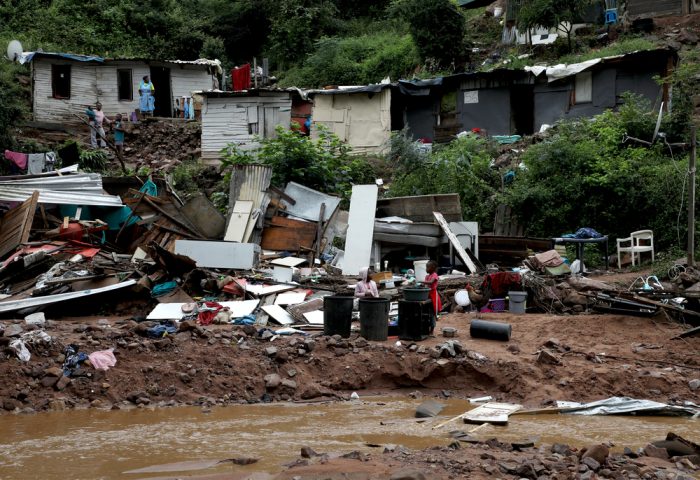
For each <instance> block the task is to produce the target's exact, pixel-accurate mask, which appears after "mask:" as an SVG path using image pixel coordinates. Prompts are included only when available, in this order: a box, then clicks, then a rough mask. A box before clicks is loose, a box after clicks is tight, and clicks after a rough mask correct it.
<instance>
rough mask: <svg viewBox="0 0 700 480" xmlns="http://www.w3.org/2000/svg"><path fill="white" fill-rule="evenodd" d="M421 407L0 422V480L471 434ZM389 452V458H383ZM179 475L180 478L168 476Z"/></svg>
mask: <svg viewBox="0 0 700 480" xmlns="http://www.w3.org/2000/svg"><path fill="white" fill-rule="evenodd" d="M421 401H422V400H414V399H410V398H387V397H371V398H363V399H362V400H356V401H351V402H342V403H326V404H268V405H263V404H258V405H240V406H230V407H221V408H214V409H212V410H211V411H210V412H209V413H205V412H204V411H202V410H201V409H200V408H194V407H183V408H170V409H154V410H150V409H134V410H128V411H99V410H84V411H68V412H56V413H41V414H36V415H6V416H2V417H0V478H2V479H4V480H14V479H28V478H41V479H44V480H51V479H65V478H71V479H98V478H99V479H113V478H120V479H122V478H128V479H141V478H156V477H160V478H163V475H164V473H162V470H161V473H156V472H153V473H149V474H124V472H126V471H129V470H134V469H141V468H145V467H150V466H154V465H162V464H169V463H174V462H184V461H202V460H221V459H226V458H231V457H235V456H249V457H255V458H259V459H260V461H259V462H258V463H256V464H253V465H248V466H231V464H230V463H229V464H223V465H220V466H216V467H213V468H210V469H207V470H206V472H202V471H200V472H183V475H178V476H177V478H186V476H187V475H193V474H195V473H199V474H201V473H216V472H231V471H232V469H234V470H233V471H235V472H271V473H274V472H279V471H280V470H281V464H283V463H285V462H288V461H291V460H293V459H295V458H297V457H298V455H299V450H300V448H301V447H302V446H305V445H306V446H310V447H312V448H313V449H314V450H316V451H317V452H324V453H329V454H330V453H346V452H348V451H351V450H362V451H372V450H374V451H375V452H376V451H377V448H376V447H375V448H372V447H370V446H368V445H367V444H379V445H386V444H400V445H404V446H406V447H409V448H411V449H423V448H428V447H432V446H435V445H447V444H448V443H449V442H450V440H449V439H448V432H449V431H450V430H456V429H464V430H467V429H469V428H471V426H469V425H464V424H459V423H457V422H453V423H451V424H448V425H447V426H445V427H443V428H440V429H433V428H432V427H433V426H434V425H437V424H438V423H440V421H442V420H444V419H447V418H449V417H454V416H456V415H458V414H459V413H462V412H463V411H465V410H468V409H469V408H470V407H469V406H467V405H466V402H465V401H464V400H457V399H449V400H441V402H442V403H444V404H446V408H445V410H443V412H442V414H441V417H440V418H439V419H437V420H432V421H429V422H426V423H416V422H415V421H414V420H413V416H414V412H415V408H416V407H417V406H418V405H419V404H420V403H421ZM669 431H673V432H675V433H677V434H679V435H681V436H687V437H689V438H694V437H696V436H697V432H698V431H700V421H699V420H689V419H680V418H668V417H665V418H652V417H583V416H575V415H568V416H567V415H533V416H528V415H522V416H515V417H511V421H510V423H509V425H508V426H507V427H494V426H488V427H486V428H483V429H481V430H480V431H479V432H478V433H477V434H476V436H477V437H478V438H483V439H487V438H492V437H498V438H499V440H502V441H515V440H523V439H536V440H537V443H539V442H544V443H554V442H561V443H567V444H571V445H579V446H581V445H585V444H592V443H599V442H605V441H611V442H613V443H614V444H615V445H616V446H617V447H618V448H620V449H621V448H622V447H623V446H629V447H639V446H643V445H645V444H646V443H647V442H649V441H650V440H655V439H663V438H664V437H665V435H666V433H667V432H669ZM379 451H381V450H379ZM168 474H169V475H172V474H173V472H169V473H168Z"/></svg>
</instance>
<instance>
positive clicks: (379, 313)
mask: <svg viewBox="0 0 700 480" xmlns="http://www.w3.org/2000/svg"><path fill="white" fill-rule="evenodd" d="M389 305H390V303H389V299H388V298H381V297H380V298H361V299H360V335H362V336H363V337H364V338H365V339H367V340H371V341H374V342H383V341H384V340H386V339H387V337H388V336H389Z"/></svg>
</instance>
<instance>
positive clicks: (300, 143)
mask: <svg viewBox="0 0 700 480" xmlns="http://www.w3.org/2000/svg"><path fill="white" fill-rule="evenodd" d="M258 141H259V144H260V146H259V147H258V148H257V149H255V150H252V151H251V150H249V151H243V150H241V149H240V148H238V147H237V146H235V145H229V146H228V147H227V148H226V149H225V150H224V152H222V153H223V154H224V160H223V164H222V168H224V169H225V168H227V167H229V166H231V165H237V164H250V163H260V164H264V165H270V166H271V167H272V168H273V177H272V184H273V185H277V186H280V187H283V186H284V185H285V184H287V182H298V183H302V184H304V185H306V186H307V187H310V188H313V189H316V190H320V191H322V192H327V193H334V194H338V195H340V196H341V197H342V198H343V199H344V200H346V201H347V200H349V198H350V193H351V191H352V185H353V184H361V183H368V182H369V183H373V182H374V170H373V168H372V165H371V164H370V163H369V161H368V160H367V159H365V158H363V157H360V156H357V155H351V152H352V151H351V148H350V147H349V146H348V145H347V144H345V143H343V142H341V141H340V139H338V137H337V136H336V135H335V134H332V133H329V132H328V131H326V130H323V129H322V130H321V131H320V133H319V138H318V139H315V140H314V139H311V138H309V137H304V136H302V135H299V134H298V133H296V132H293V131H290V130H287V129H285V128H283V127H281V126H280V127H277V137H276V138H264V139H258ZM225 182H226V180H225ZM346 206H347V202H346Z"/></svg>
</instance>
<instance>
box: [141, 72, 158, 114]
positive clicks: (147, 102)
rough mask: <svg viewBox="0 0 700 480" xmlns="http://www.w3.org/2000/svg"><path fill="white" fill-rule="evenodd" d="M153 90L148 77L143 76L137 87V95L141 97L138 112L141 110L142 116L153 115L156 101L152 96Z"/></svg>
mask: <svg viewBox="0 0 700 480" xmlns="http://www.w3.org/2000/svg"><path fill="white" fill-rule="evenodd" d="M155 90H156V89H155V87H154V86H153V83H151V79H150V78H149V76H148V75H145V76H144V77H143V80H141V84H140V85H139V94H140V95H141V98H140V101H139V110H141V114H142V115H153V111H154V110H155V108H156V99H155V97H154V96H153V94H154V93H155Z"/></svg>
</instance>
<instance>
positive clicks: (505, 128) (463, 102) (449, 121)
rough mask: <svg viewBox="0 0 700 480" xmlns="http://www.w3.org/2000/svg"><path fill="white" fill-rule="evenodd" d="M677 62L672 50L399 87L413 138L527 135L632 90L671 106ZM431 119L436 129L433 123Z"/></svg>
mask: <svg viewBox="0 0 700 480" xmlns="http://www.w3.org/2000/svg"><path fill="white" fill-rule="evenodd" d="M677 60H678V57H677V55H676V53H675V52H673V51H671V50H666V49H660V50H651V51H641V52H635V53H631V54H627V55H620V56H615V57H607V58H600V59H594V60H589V61H586V62H582V63H578V64H572V65H557V66H554V67H527V68H526V69H524V70H505V69H500V70H494V71H491V72H478V73H472V74H460V75H453V76H450V77H445V78H442V79H435V80H431V81H420V82H400V83H399V88H400V91H401V92H402V95H403V97H404V98H403V100H402V102H403V104H404V105H403V109H404V120H405V123H406V124H407V126H408V129H409V131H410V132H411V133H412V135H413V137H414V138H428V139H431V140H435V141H443V140H447V139H449V138H451V137H452V136H453V135H455V134H456V133H458V132H460V131H464V130H471V129H474V128H479V129H481V130H484V131H485V132H486V133H488V134H489V135H512V134H520V135H528V134H532V133H534V132H537V131H539V130H540V128H541V127H542V125H551V124H553V123H555V122H557V121H559V120H563V119H566V118H580V117H592V116H594V115H597V114H599V113H602V112H604V111H605V110H607V109H611V108H616V107H617V106H619V105H620V104H621V103H622V102H623V94H624V93H625V92H632V93H635V94H638V95H641V96H642V97H644V98H646V99H647V100H649V102H650V103H651V104H652V105H654V106H655V107H656V108H657V109H658V108H659V106H660V105H661V102H664V104H665V106H666V107H668V105H669V90H668V87H667V86H665V85H659V84H658V83H657V81H656V79H655V78H656V77H657V76H660V77H664V76H667V75H668V74H669V73H670V72H671V71H672V70H673V68H674V66H675V64H676V62H677ZM428 122H430V124H428Z"/></svg>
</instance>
